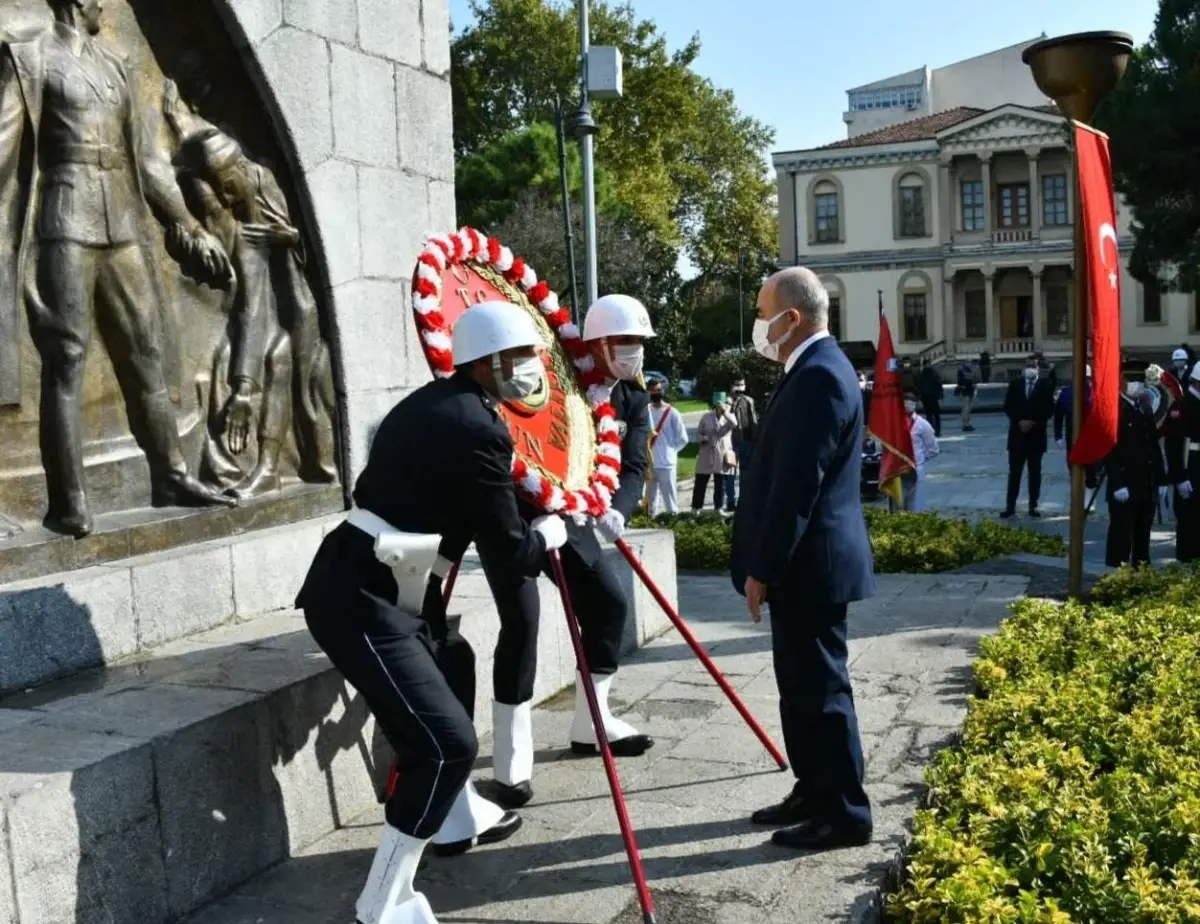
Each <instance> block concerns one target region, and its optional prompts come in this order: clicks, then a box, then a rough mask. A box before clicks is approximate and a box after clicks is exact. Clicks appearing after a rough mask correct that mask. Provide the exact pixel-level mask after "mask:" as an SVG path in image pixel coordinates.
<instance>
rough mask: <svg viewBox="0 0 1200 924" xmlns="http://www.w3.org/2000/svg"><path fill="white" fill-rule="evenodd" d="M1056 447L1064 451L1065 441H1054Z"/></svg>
mask: <svg viewBox="0 0 1200 924" xmlns="http://www.w3.org/2000/svg"><path fill="white" fill-rule="evenodd" d="M1054 445H1055V446H1057V447H1058V448H1059V449H1062V448H1063V441H1062V440H1055V441H1054Z"/></svg>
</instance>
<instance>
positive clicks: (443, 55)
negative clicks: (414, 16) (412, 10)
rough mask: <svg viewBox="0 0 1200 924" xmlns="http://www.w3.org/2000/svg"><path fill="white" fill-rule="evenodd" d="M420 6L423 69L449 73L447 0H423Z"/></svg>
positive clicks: (448, 15) (448, 11)
mask: <svg viewBox="0 0 1200 924" xmlns="http://www.w3.org/2000/svg"><path fill="white" fill-rule="evenodd" d="M421 6H422V10H421V23H422V26H423V29H424V45H425V69H426V70H427V71H429V72H430V73H432V74H437V75H438V76H442V75H446V74H449V73H450V3H449V0H424V2H423V3H422V4H421Z"/></svg>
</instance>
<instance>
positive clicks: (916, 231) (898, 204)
mask: <svg viewBox="0 0 1200 924" xmlns="http://www.w3.org/2000/svg"><path fill="white" fill-rule="evenodd" d="M929 190H930V182H929V174H927V173H926V172H925V171H924V170H922V169H920V168H919V167H917V168H910V169H908V170H902V171H900V172H899V173H897V174H896V184H895V188H894V189H893V198H892V215H893V217H894V219H895V221H894V226H895V232H896V237H897V238H903V237H928V236H929V235H930V234H931V233H932V231H931V229H930V223H929V212H930V192H929Z"/></svg>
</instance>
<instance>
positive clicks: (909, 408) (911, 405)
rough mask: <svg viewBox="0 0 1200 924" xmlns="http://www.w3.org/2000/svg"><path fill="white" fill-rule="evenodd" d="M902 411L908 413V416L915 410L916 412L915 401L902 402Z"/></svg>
mask: <svg viewBox="0 0 1200 924" xmlns="http://www.w3.org/2000/svg"><path fill="white" fill-rule="evenodd" d="M904 410H906V411H908V413H910V414H915V413H916V410H917V402H916V401H905V402H904Z"/></svg>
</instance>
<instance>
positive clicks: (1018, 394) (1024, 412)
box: [1004, 378, 1054, 455]
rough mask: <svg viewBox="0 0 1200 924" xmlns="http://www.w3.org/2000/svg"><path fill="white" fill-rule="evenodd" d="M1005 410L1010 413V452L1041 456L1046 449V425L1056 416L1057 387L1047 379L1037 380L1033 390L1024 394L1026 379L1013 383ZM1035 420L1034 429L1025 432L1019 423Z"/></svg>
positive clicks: (1006, 395)
mask: <svg viewBox="0 0 1200 924" xmlns="http://www.w3.org/2000/svg"><path fill="white" fill-rule="evenodd" d="M1004 413H1005V414H1007V415H1008V451H1009V452H1014V451H1017V450H1021V451H1024V452H1026V453H1029V454H1032V455H1042V454H1043V453H1045V451H1046V424H1047V422H1048V421H1049V420H1050V418H1051V417H1052V416H1053V415H1054V390H1053V389H1052V388H1051V387H1050V383H1049V382H1048V381H1046V380H1045V379H1040V378H1039V379H1036V380H1035V381H1034V383H1033V391H1032V392H1031V393H1030V395H1029V396H1028V397H1026V395H1025V379H1024V378H1020V379H1017V380H1016V381H1015V382H1011V383H1010V384H1009V386H1008V392H1007V394H1005V396H1004ZM1022 420H1032V421H1033V429H1032V430H1030V431H1029V432H1028V433H1022V432H1021V428H1020V426H1018V425H1019V424H1020V422H1021V421H1022Z"/></svg>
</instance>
